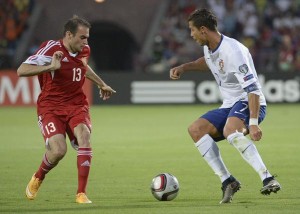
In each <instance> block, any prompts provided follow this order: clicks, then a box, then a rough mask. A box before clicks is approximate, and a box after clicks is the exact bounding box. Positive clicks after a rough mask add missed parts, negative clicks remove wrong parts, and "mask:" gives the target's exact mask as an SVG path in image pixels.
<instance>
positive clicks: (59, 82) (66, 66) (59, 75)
mask: <svg viewBox="0 0 300 214" xmlns="http://www.w3.org/2000/svg"><path fill="white" fill-rule="evenodd" d="M56 51H62V52H63V57H62V60H61V67H60V69H58V70H55V71H52V72H44V73H42V74H39V75H38V79H39V83H40V87H41V93H40V95H39V97H38V100H37V107H38V113H39V114H41V113H44V112H45V111H49V110H50V111H51V110H54V109H56V110H57V109H62V110H63V109H72V108H78V107H80V106H88V101H87V98H86V96H85V94H84V93H83V89H82V86H83V84H84V81H85V74H86V71H87V61H88V58H89V56H90V48H89V46H88V45H86V46H85V47H84V48H83V49H82V51H81V52H78V53H77V54H72V53H69V52H68V50H67V49H66V48H65V47H64V45H63V42H62V40H59V41H53V40H49V41H47V42H44V43H42V45H41V46H40V48H39V49H38V50H37V51H36V53H35V54H34V55H32V56H30V57H29V58H28V59H27V60H26V61H25V62H24V63H27V64H33V65H47V64H50V63H51V61H52V56H53V54H54V52H56Z"/></svg>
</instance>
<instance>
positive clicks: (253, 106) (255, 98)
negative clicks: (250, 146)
mask: <svg viewBox="0 0 300 214" xmlns="http://www.w3.org/2000/svg"><path fill="white" fill-rule="evenodd" d="M245 90H246V91H247V92H248V105H249V113H250V119H249V135H250V138H251V139H252V140H254V141H258V140H260V139H261V137H262V131H261V129H260V128H259V126H258V116H259V109H260V103H259V97H260V95H259V91H258V88H257V86H256V83H252V84H251V85H250V86H248V87H246V88H245Z"/></svg>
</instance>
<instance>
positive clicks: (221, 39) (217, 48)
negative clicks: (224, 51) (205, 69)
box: [211, 34, 224, 53]
mask: <svg viewBox="0 0 300 214" xmlns="http://www.w3.org/2000/svg"><path fill="white" fill-rule="evenodd" d="M223 37H224V36H223V34H221V40H220V42H219V44H218V46H217V47H216V48H215V49H213V50H212V51H211V53H214V52H215V51H216V50H218V48H219V47H220V45H221V43H222V41H223Z"/></svg>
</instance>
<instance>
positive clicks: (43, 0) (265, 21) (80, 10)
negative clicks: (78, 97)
mask: <svg viewBox="0 0 300 214" xmlns="http://www.w3.org/2000/svg"><path fill="white" fill-rule="evenodd" d="M198 7H207V8H210V9H211V10H212V11H214V12H215V13H216V15H217V17H218V19H219V26H218V28H219V30H220V32H222V33H224V34H225V35H228V36H232V37H234V38H236V39H238V40H240V41H241V42H242V43H244V44H245V45H246V46H247V47H248V48H249V49H250V51H251V53H252V55H253V59H254V62H255V64H256V68H257V72H258V74H259V76H260V80H261V82H262V85H263V88H264V91H265V94H266V96H267V99H268V101H269V102H292V103H295V102H296V103H299V101H300V91H299V88H300V86H299V73H300V10H299V8H300V3H299V1H291V0H211V1H207V0H205V1H196V0H173V1H171V0H151V1H147V0H128V1H119V0H106V1H104V2H102V3H97V2H96V1H93V0H87V1H81V0H64V1H63V3H62V1H58V0H54V1H47V0H40V1H36V0H24V1H20V0H2V1H1V7H0V14H1V30H0V33H1V34H0V47H1V50H0V56H1V60H0V70H1V71H2V72H0V104H1V105H19V104H22V103H23V104H25V105H34V104H35V99H36V96H37V94H38V93H39V88H38V85H36V82H35V80H31V79H30V78H26V80H21V79H23V78H17V77H16V75H14V73H15V69H16V68H17V67H18V66H19V65H20V63H21V62H22V61H23V60H24V59H26V58H27V57H28V55H30V54H32V53H33V52H34V51H35V50H36V48H37V47H38V45H39V44H40V43H41V42H42V41H45V40H48V39H60V38H61V37H62V29H63V24H64V23H65V20H67V19H68V18H70V17H72V16H73V15H74V14H76V15H78V16H82V17H84V18H86V19H87V20H88V21H90V22H91V24H92V29H91V33H90V39H89V44H90V46H91V49H92V56H91V60H90V64H91V65H92V67H93V68H94V69H95V70H96V71H97V73H98V74H100V75H102V76H103V77H104V79H105V80H106V81H107V82H108V83H109V84H110V85H112V86H113V87H114V88H115V89H116V90H117V91H119V92H121V93H118V94H117V95H116V96H114V97H113V98H112V99H111V100H109V101H108V102H105V104H135V103H157V104H159V103H191V104H193V103H218V102H219V101H220V98H219V94H218V90H217V89H216V86H215V84H214V83H213V79H212V76H211V75H210V74H209V73H207V74H196V75H195V74H188V75H185V76H184V78H183V80H184V81H182V82H174V81H169V78H168V71H169V69H170V68H171V67H173V66H176V65H178V64H181V63H183V62H187V61H190V60H194V59H196V58H197V57H199V56H201V55H202V48H201V47H199V45H197V44H196V43H195V42H194V41H192V39H191V38H190V36H189V29H188V28H187V25H186V19H187V16H188V14H189V13H190V12H191V11H193V10H194V9H195V8H198ZM4 71H5V72H4ZM7 71H8V73H7ZM149 81H150V82H149ZM152 81H154V82H152ZM152 83H153V86H154V87H151V84H152ZM149 87H150V88H149ZM86 88H87V89H88V91H90V92H88V93H89V96H90V102H91V103H93V104H99V103H102V101H101V100H99V99H98V97H97V96H98V93H97V90H96V87H93V86H91V85H87V86H86ZM90 93H91V94H90ZM93 96H94V97H93Z"/></svg>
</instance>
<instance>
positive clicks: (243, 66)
mask: <svg viewBox="0 0 300 214" xmlns="http://www.w3.org/2000/svg"><path fill="white" fill-rule="evenodd" d="M239 70H240V72H241V73H243V74H244V75H246V74H247V73H248V71H249V69H248V65H246V64H243V65H240V66H239Z"/></svg>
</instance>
